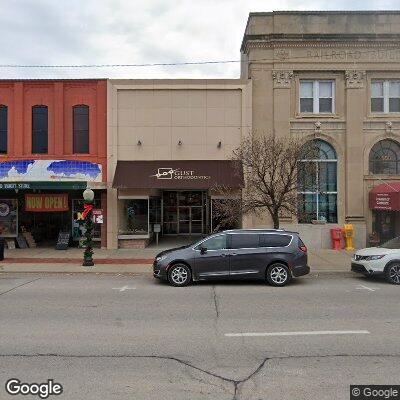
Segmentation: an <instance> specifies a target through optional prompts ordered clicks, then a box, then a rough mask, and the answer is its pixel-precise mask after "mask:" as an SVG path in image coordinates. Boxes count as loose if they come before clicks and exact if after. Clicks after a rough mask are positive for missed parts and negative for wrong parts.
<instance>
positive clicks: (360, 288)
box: [356, 285, 377, 292]
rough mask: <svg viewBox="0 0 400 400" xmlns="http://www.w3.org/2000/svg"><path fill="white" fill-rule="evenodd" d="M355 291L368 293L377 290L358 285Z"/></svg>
mask: <svg viewBox="0 0 400 400" xmlns="http://www.w3.org/2000/svg"><path fill="white" fill-rule="evenodd" d="M356 290H369V291H370V292H375V290H377V288H370V287H368V286H364V285H358V287H356Z"/></svg>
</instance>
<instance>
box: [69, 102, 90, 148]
mask: <svg viewBox="0 0 400 400" xmlns="http://www.w3.org/2000/svg"><path fill="white" fill-rule="evenodd" d="M72 111H73V152H74V153H75V154H79V153H84V154H87V153H89V107H88V106H85V105H79V106H74V107H73V110H72Z"/></svg>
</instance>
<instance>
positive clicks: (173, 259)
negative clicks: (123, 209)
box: [153, 229, 310, 286]
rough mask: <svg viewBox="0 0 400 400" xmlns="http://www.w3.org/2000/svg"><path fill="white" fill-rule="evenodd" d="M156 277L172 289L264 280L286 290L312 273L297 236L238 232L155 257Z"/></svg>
mask: <svg viewBox="0 0 400 400" xmlns="http://www.w3.org/2000/svg"><path fill="white" fill-rule="evenodd" d="M153 270H154V277H155V278H161V279H164V280H167V281H168V282H169V283H170V284H171V285H173V286H186V285H188V284H189V283H190V282H191V281H199V280H206V279H249V278H250V279H262V280H266V281H267V282H268V283H269V284H271V285H273V286H285V285H286V284H287V283H289V282H290V280H291V278H292V277H298V276H301V275H306V274H308V273H309V272H310V267H309V266H308V265H307V247H306V246H305V245H304V243H303V242H302V240H301V239H300V237H299V235H298V233H296V232H288V231H284V230H266V229H265V230H264V229H262V230H261V229H260V230H259V229H235V230H229V231H223V232H220V233H217V234H213V235H210V236H208V237H207V238H205V239H202V240H199V241H198V242H197V243H194V244H192V245H189V246H184V247H179V248H175V249H170V250H167V251H163V252H161V253H159V254H157V256H156V257H155V260H154V264H153Z"/></svg>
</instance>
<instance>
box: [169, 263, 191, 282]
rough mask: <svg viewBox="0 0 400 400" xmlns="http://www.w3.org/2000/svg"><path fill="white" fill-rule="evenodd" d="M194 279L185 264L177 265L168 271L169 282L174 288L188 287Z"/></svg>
mask: <svg viewBox="0 0 400 400" xmlns="http://www.w3.org/2000/svg"><path fill="white" fill-rule="evenodd" d="M191 279H192V273H191V272H190V268H189V267H188V266H187V265H185V264H175V265H173V266H172V267H171V268H170V269H169V271H168V282H169V283H170V284H171V285H172V286H186V285H188V284H189V283H190V281H191Z"/></svg>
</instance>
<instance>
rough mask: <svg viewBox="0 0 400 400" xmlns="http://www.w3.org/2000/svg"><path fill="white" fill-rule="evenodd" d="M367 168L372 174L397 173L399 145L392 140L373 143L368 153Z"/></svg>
mask: <svg viewBox="0 0 400 400" xmlns="http://www.w3.org/2000/svg"><path fill="white" fill-rule="evenodd" d="M369 170H370V172H371V173H372V174H387V175H397V174H399V173H400V145H399V143H397V142H395V141H394V140H390V139H387V140H381V141H380V142H378V143H375V145H374V147H372V149H371V152H370V154H369Z"/></svg>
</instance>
